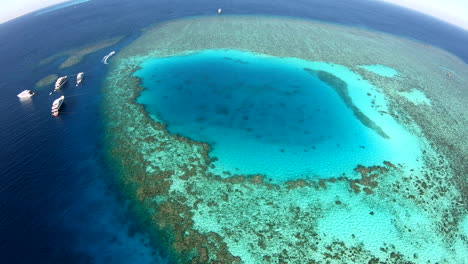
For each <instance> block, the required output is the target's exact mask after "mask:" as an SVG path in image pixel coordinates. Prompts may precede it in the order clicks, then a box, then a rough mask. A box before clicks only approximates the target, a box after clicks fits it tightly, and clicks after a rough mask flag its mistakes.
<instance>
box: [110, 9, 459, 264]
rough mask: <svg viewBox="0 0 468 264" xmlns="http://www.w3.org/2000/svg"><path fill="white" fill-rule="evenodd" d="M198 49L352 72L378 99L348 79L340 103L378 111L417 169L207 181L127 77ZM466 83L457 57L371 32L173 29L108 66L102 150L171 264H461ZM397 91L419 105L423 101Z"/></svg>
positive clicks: (204, 151)
mask: <svg viewBox="0 0 468 264" xmlns="http://www.w3.org/2000/svg"><path fill="white" fill-rule="evenodd" d="M203 50H240V51H247V52H254V53H257V54H265V55H268V56H275V57H280V58H284V57H286V58H300V59H302V60H306V61H310V62H317V63H327V64H330V65H331V64H333V65H341V66H343V67H346V68H347V69H350V71H351V72H352V73H355V74H358V75H359V76H360V77H362V78H363V79H365V80H366V81H367V82H369V83H370V84H371V85H372V87H374V88H375V89H376V91H375V92H374V93H371V95H369V96H368V97H369V98H367V97H366V98H364V99H362V100H360V99H359V98H361V97H358V96H356V94H358V93H359V91H358V90H359V89H360V88H359V86H352V85H351V84H352V81H350V80H348V83H347V84H348V85H349V86H348V87H353V89H348V90H345V92H343V95H341V98H342V99H343V100H346V98H348V97H349V98H351V99H352V100H353V106H354V107H356V108H357V109H356V110H359V111H361V112H363V113H365V114H369V113H372V112H377V113H378V114H379V115H380V117H379V116H377V115H376V116H373V117H372V116H371V118H372V120H378V122H377V123H376V125H382V126H384V127H385V132H388V133H389V135H390V136H391V133H392V131H388V129H391V128H392V126H385V124H382V122H384V123H385V122H386V121H385V120H387V119H386V118H391V119H392V120H395V122H397V123H398V124H399V125H401V126H403V127H404V129H405V131H408V133H410V134H411V135H412V136H414V137H416V138H417V142H418V149H419V150H420V156H418V158H417V159H418V160H417V163H414V161H413V160H411V161H409V162H399V163H395V164H394V163H392V162H391V161H390V160H385V161H383V162H382V163H380V164H366V162H365V161H363V162H362V164H366V165H365V166H364V165H362V164H355V166H354V169H352V170H350V171H349V172H346V173H344V174H337V175H334V174H333V171H331V172H330V173H329V174H327V175H316V176H314V177H312V178H304V179H300V178H299V179H294V180H286V181H283V182H276V181H272V180H271V177H269V176H267V175H262V174H247V175H244V174H239V173H235V172H229V173H228V175H220V174H219V173H217V172H216V170H212V165H214V164H216V162H217V157H215V156H213V155H212V149H211V147H210V145H208V144H206V143H203V142H196V141H193V140H192V139H190V138H185V137H181V136H179V135H176V134H171V133H170V132H169V130H168V129H167V127H166V125H165V124H163V123H162V122H158V121H157V117H155V116H151V115H150V114H148V112H147V111H146V110H145V107H144V106H143V105H142V104H140V103H138V102H137V100H136V99H137V98H138V97H139V96H140V94H141V93H142V91H143V89H144V88H143V87H142V85H141V81H140V80H139V79H138V78H136V77H135V76H134V73H135V72H136V71H138V70H140V69H141V67H140V65H142V63H144V62H145V61H147V60H149V59H154V58H165V57H170V56H179V55H181V54H191V53H194V52H199V51H203ZM363 65H383V66H385V67H389V68H391V69H394V70H395V72H397V73H398V74H397V75H394V76H393V77H388V76H385V74H383V75H382V74H378V73H375V72H372V71H368V70H366V69H364V68H362V67H361V66H363ZM448 69H450V70H448ZM374 70H375V69H374ZM379 70H381V68H380V69H379ZM330 71H331V70H330ZM449 72H451V73H452V74H451V76H450V77H449V75H448V73H449ZM323 74H325V76H327V75H326V74H332V73H330V72H325V73H323ZM332 75H333V74H332ZM466 76H468V66H467V65H466V64H465V63H464V62H462V61H461V60H460V59H458V58H457V57H455V56H453V55H451V54H449V53H447V52H445V51H443V50H440V49H437V48H434V47H430V46H427V45H424V44H422V43H418V42H414V41H411V40H407V39H402V38H398V37H395V36H391V35H387V34H383V33H379V32H371V31H366V30H362V29H357V28H350V27H345V26H340V25H333V24H324V23H319V22H313V21H306V20H300V19H291V18H275V17H253V16H239V17H236V16H232V17H230V16H218V17H203V18H190V19H182V20H176V21H170V22H167V23H164V24H160V25H156V26H155V27H154V28H150V29H147V30H146V31H145V33H144V34H143V35H142V36H141V37H140V38H139V39H137V40H135V41H134V42H133V43H131V44H130V45H129V46H127V47H126V48H124V49H123V50H122V51H121V52H120V53H119V54H118V55H116V57H115V59H114V61H113V64H112V65H111V68H110V70H109V73H108V76H107V78H106V81H105V87H104V96H105V98H104V107H103V111H104V113H105V126H106V138H105V140H106V147H107V149H108V153H109V157H110V159H111V160H112V161H113V162H115V164H116V165H117V166H118V168H119V169H120V171H121V173H122V182H123V183H125V185H126V186H127V187H128V189H127V190H128V193H129V195H130V196H131V197H132V198H134V199H135V201H136V204H137V205H139V208H140V212H141V215H142V217H146V218H147V219H149V220H150V222H151V224H150V228H153V230H155V231H156V232H158V233H159V234H160V235H162V236H163V241H164V242H165V243H166V245H167V246H168V247H169V248H170V249H172V253H173V255H174V257H175V259H176V260H177V261H176V262H178V263H436V262H437V263H464V262H466V260H467V259H466V247H467V236H468V234H467V230H468V216H467V210H466V198H467V197H466V193H467V190H466V186H467V185H466V175H467V172H468V168H467V165H468V162H467V160H466V157H467V156H468V155H467V154H468V149H467V148H468V146H467V144H466V138H467V128H466V127H467V126H466V125H467V124H468V122H467V120H466V119H467V116H466V112H467V110H468V109H467V106H468V101H467V100H468V99H467V98H468V97H467V96H466V83H467V80H466ZM336 77H339V78H341V77H342V76H336ZM325 79H327V78H325ZM331 79H333V78H331ZM328 80H330V78H328ZM414 91H419V92H414ZM405 93H416V94H417V95H418V96H419V97H420V95H421V94H423V95H424V98H426V99H428V100H430V104H427V103H422V104H417V103H414V100H413V101H412V100H409V99H408V96H405ZM410 98H411V97H410ZM375 110H377V111H375ZM354 113H355V114H356V113H357V111H354ZM334 155H339V152H336V153H335V154H334ZM418 155H419V154H418ZM415 164H417V166H416V165H415Z"/></svg>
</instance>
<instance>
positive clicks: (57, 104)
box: [52, 95, 65, 116]
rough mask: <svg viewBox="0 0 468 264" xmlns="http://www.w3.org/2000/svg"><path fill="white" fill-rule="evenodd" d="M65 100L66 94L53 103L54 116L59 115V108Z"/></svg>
mask: <svg viewBox="0 0 468 264" xmlns="http://www.w3.org/2000/svg"><path fill="white" fill-rule="evenodd" d="M63 100H65V96H63V95H62V96H60V97H59V98H57V99H55V101H54V102H53V103H52V115H53V116H58V115H59V110H60V107H61V106H62V104H63Z"/></svg>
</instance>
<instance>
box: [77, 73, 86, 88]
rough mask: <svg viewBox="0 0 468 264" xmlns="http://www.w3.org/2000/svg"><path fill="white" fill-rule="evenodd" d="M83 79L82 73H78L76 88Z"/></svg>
mask: <svg viewBox="0 0 468 264" xmlns="http://www.w3.org/2000/svg"><path fill="white" fill-rule="evenodd" d="M83 77H84V72H80V73H78V75H77V76H76V86H78V85H80V84H81V82H82V81H83Z"/></svg>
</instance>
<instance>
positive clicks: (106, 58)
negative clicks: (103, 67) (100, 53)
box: [102, 51, 115, 64]
mask: <svg viewBox="0 0 468 264" xmlns="http://www.w3.org/2000/svg"><path fill="white" fill-rule="evenodd" d="M114 54H115V51H112V52H111V53H109V54H107V55H106V56H104V58H102V63H104V64H109V63H108V62H107V60H108V59H109V58H110V57H112V55H114Z"/></svg>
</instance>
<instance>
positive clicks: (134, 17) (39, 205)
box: [0, 0, 468, 263]
mask: <svg viewBox="0 0 468 264" xmlns="http://www.w3.org/2000/svg"><path fill="white" fill-rule="evenodd" d="M218 8H223V12H224V14H251V15H255V14H261V15H280V16H295V17H302V18H308V19H313V20H321V21H327V22H333V23H339V24H345V25H350V26H355V27H360V28H367V29H370V30H378V31H384V32H388V33H392V34H395V35H400V36H403V37H407V38H412V39H415V40H418V41H421V42H425V43H428V44H431V45H434V46H438V47H441V48H444V49H446V50H448V51H450V52H452V53H453V54H455V55H457V56H459V57H460V58H462V59H463V60H464V61H465V62H468V48H466V47H467V46H468V45H467V44H468V32H467V31H465V30H462V29H459V28H456V27H454V26H451V25H448V24H446V23H443V22H441V21H438V20H436V19H433V18H430V17H427V16H424V15H421V14H419V13H415V12H413V11H410V10H407V9H402V8H398V7H396V6H393V5H388V4H383V3H379V2H376V1H368V0H352V1H351V0H346V1H345V0H331V1H324V0H291V1H286V0H281V1H280V0H269V1H266V0H257V1H249V0H236V1H234V0H226V1H221V0H201V1H196V2H194V1H181V0H175V1H174V0H161V1H158V0H139V1H134V0H91V1H89V2H85V3H81V4H79V5H74V6H68V7H66V8H62V9H57V10H54V11H52V12H48V13H44V14H42V15H38V16H35V15H34V14H29V15H26V16H23V17H21V18H18V19H15V20H13V21H10V22H7V23H4V24H1V25H0V263H167V262H169V263H170V262H171V261H170V260H167V259H166V257H165V255H166V254H165V250H164V249H162V248H152V247H151V244H157V239H156V240H153V241H150V238H149V236H148V234H147V233H146V232H145V225H144V223H141V222H140V221H139V220H138V218H137V217H135V215H134V213H133V211H132V210H131V206H130V205H129V202H128V200H127V198H126V197H125V195H124V194H123V193H122V191H121V187H120V186H119V181H118V175H117V174H116V172H115V171H114V170H113V168H112V164H108V161H107V159H106V157H105V155H104V153H103V150H104V149H103V135H102V133H103V132H102V122H103V121H102V114H101V105H100V104H101V101H102V93H101V86H102V81H103V79H104V76H105V74H106V66H105V65H103V64H101V63H100V61H101V58H102V57H103V56H104V55H106V54H107V53H108V52H109V51H111V50H116V51H118V50H119V49H121V48H122V47H124V46H125V45H127V44H128V43H130V42H131V41H132V40H133V39H135V38H137V37H138V36H139V35H140V34H141V31H140V29H141V28H143V27H146V26H149V25H152V24H155V23H158V22H162V21H166V20H170V19H175V18H180V17H185V16H203V15H213V14H215V12H216V10H217V9H218ZM122 35H123V36H125V38H124V40H122V41H121V42H120V43H118V44H117V45H115V46H113V47H110V48H107V49H104V50H101V51H98V52H96V53H94V54H91V55H89V56H86V57H85V59H84V60H83V61H82V62H81V63H79V64H78V65H76V66H73V67H70V68H66V69H65V70H63V71H61V72H60V74H63V75H73V74H76V73H77V72H79V71H85V72H86V73H87V74H86V79H85V82H84V85H83V86H81V87H79V88H75V87H74V85H72V84H69V85H68V87H65V88H64V93H67V102H66V104H65V105H64V108H63V114H62V115H61V116H60V117H59V118H52V117H51V115H50V104H51V101H52V98H51V97H49V96H48V92H49V90H48V89H47V88H46V89H43V90H40V92H39V93H38V94H37V95H36V96H35V97H34V99H33V101H32V102H31V103H21V102H19V100H18V98H17V97H16V94H18V93H19V92H20V91H22V90H24V89H31V88H33V87H34V84H35V83H36V82H37V81H38V80H39V79H41V78H42V77H44V76H46V75H48V74H50V73H55V72H57V68H58V63H52V64H47V65H44V66H41V67H38V66H37V64H38V62H39V61H40V60H42V59H44V58H47V57H49V56H51V55H54V54H56V53H58V52H61V51H65V50H68V49H70V48H73V47H80V46H83V45H86V44H89V43H94V42H96V41H99V40H106V39H109V38H112V37H117V36H122Z"/></svg>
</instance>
